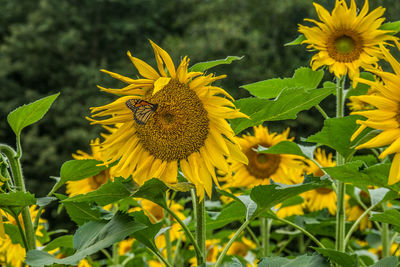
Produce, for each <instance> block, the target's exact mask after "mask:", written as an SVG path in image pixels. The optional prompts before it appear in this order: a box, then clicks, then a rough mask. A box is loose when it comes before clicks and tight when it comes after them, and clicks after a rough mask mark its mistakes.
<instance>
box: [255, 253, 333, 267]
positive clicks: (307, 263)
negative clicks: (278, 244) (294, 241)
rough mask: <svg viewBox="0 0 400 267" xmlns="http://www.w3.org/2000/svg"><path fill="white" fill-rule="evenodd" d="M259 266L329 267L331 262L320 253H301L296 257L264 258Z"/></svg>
mask: <svg viewBox="0 0 400 267" xmlns="http://www.w3.org/2000/svg"><path fill="white" fill-rule="evenodd" d="M257 267H329V264H328V263H327V262H326V260H325V259H324V258H323V257H321V256H319V255H312V256H308V255H301V256H299V257H296V258H294V259H288V258H285V257H268V258H262V259H261V261H260V262H259V263H258V264H257Z"/></svg>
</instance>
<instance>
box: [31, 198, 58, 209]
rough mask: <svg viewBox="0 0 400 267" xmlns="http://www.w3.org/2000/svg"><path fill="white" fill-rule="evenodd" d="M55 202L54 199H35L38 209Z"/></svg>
mask: <svg viewBox="0 0 400 267" xmlns="http://www.w3.org/2000/svg"><path fill="white" fill-rule="evenodd" d="M54 200H57V198H56V197H41V198H38V199H37V203H36V204H37V205H38V206H39V207H44V206H47V205H49V204H50V203H51V202H52V201H54Z"/></svg>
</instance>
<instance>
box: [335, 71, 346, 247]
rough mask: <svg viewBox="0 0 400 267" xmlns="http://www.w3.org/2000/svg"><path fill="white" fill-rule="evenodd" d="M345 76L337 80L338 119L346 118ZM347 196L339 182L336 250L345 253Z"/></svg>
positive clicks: (338, 156)
mask: <svg viewBox="0 0 400 267" xmlns="http://www.w3.org/2000/svg"><path fill="white" fill-rule="evenodd" d="M345 80H346V79H345V76H343V77H342V78H340V79H337V84H336V85H337V90H336V118H343V116H344V98H343V92H344V85H345ZM343 164H344V157H343V156H342V155H341V154H340V153H339V152H337V151H336V165H337V166H340V165H343ZM345 195H346V185H345V183H343V182H341V181H338V183H337V191H336V196H337V212H336V250H337V251H340V252H345V246H344V240H345V231H346V229H345V222H346V221H345V220H346V214H345Z"/></svg>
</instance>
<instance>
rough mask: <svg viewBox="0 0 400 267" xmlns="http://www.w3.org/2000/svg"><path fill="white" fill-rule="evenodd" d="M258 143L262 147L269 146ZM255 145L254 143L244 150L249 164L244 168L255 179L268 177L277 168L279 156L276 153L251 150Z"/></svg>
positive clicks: (279, 160)
mask: <svg viewBox="0 0 400 267" xmlns="http://www.w3.org/2000/svg"><path fill="white" fill-rule="evenodd" d="M260 145H262V146H263V147H270V145H268V144H260ZM257 147H258V145H255V146H253V147H251V148H250V149H248V150H247V151H246V152H245V154H246V156H247V158H248V159H249V164H248V165H247V166H246V168H247V170H248V171H249V173H250V174H251V175H253V176H254V177H256V178H257V179H266V178H270V176H271V175H272V174H274V173H275V172H276V171H277V170H278V168H279V164H280V162H281V157H280V155H277V154H265V153H257V152H256V151H254V150H253V148H257Z"/></svg>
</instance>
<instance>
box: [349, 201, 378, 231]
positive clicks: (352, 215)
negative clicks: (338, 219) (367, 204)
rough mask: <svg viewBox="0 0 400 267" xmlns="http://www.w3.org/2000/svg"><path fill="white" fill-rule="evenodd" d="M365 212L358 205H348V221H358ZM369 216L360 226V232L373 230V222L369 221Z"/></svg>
mask: <svg viewBox="0 0 400 267" xmlns="http://www.w3.org/2000/svg"><path fill="white" fill-rule="evenodd" d="M364 212H365V210H364V208H362V207H361V206H360V205H358V204H356V205H354V206H350V205H346V220H347V221H356V220H357V219H358V218H360V216H361V215H362V214H363V213H364ZM368 218H369V215H367V216H365V217H364V218H363V219H362V220H361V222H360V224H359V225H358V228H359V229H360V231H364V230H365V229H367V228H372V222H371V221H370V220H368Z"/></svg>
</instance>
